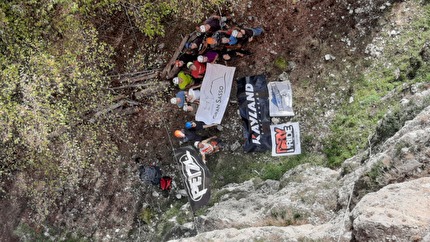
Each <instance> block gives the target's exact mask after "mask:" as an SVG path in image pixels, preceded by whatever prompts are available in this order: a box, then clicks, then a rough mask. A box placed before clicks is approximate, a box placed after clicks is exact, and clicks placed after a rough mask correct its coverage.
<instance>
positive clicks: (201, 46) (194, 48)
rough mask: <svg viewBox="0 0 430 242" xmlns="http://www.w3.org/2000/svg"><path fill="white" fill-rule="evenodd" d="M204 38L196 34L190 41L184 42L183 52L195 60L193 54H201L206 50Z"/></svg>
mask: <svg viewBox="0 0 430 242" xmlns="http://www.w3.org/2000/svg"><path fill="white" fill-rule="evenodd" d="M204 40H205V36H198V37H197V38H195V39H193V40H192V41H191V42H186V43H185V45H184V47H185V52H186V53H187V54H190V55H192V56H193V57H194V60H195V56H197V55H199V54H203V53H204V52H205V51H206V48H207V44H206V42H205V41H204ZM189 61H190V60H189ZM187 62H188V61H187ZM187 62H185V63H187Z"/></svg>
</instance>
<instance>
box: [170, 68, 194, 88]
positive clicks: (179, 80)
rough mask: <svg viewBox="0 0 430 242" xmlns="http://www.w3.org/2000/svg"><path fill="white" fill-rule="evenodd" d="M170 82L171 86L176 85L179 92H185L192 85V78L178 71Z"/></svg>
mask: <svg viewBox="0 0 430 242" xmlns="http://www.w3.org/2000/svg"><path fill="white" fill-rule="evenodd" d="M172 81H173V84H175V85H178V87H179V89H181V90H185V89H187V88H190V87H191V86H193V85H194V80H193V78H192V77H191V76H190V75H188V74H185V72H184V71H180V72H179V73H178V76H177V77H175V78H173V80H172Z"/></svg>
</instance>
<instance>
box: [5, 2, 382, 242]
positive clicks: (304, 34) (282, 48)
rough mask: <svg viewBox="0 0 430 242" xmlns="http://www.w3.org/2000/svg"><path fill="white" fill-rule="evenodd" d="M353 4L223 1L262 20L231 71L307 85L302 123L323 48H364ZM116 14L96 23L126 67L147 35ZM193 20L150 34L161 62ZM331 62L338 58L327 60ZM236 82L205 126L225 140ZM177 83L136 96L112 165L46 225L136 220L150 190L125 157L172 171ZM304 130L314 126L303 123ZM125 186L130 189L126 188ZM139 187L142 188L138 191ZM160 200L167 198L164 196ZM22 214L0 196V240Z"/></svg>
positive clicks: (181, 119)
mask: <svg viewBox="0 0 430 242" xmlns="http://www.w3.org/2000/svg"><path fill="white" fill-rule="evenodd" d="M293 2H295V4H294V3H293ZM348 2H349V3H348ZM357 4H358V3H357V2H356V1H346V2H343V3H339V1H337V0H307V1H301V0H297V1H287V0H280V1H275V0H261V1H230V3H229V5H228V6H222V7H221V9H222V11H223V12H228V13H230V14H232V16H233V19H234V21H235V23H236V24H240V25H242V26H248V27H257V26H261V27H263V28H264V31H265V32H264V33H263V34H262V35H261V36H258V37H257V38H255V40H254V41H253V42H251V43H249V45H248V46H246V49H247V50H249V51H250V52H251V53H252V54H251V55H249V56H245V57H242V58H240V59H236V60H233V61H231V62H228V63H227V65H229V66H235V67H236V72H235V78H241V77H244V76H250V75H257V74H265V75H266V76H267V79H268V80H269V81H275V80H277V78H278V76H279V75H280V74H281V73H283V72H288V74H289V76H290V81H291V83H292V86H293V91H294V89H296V90H299V89H306V90H305V91H303V90H301V91H297V93H298V94H300V93H301V95H302V96H300V95H299V96H295V97H294V102H295V105H297V110H296V118H301V119H302V120H301V121H302V122H304V124H303V125H304V126H306V125H307V124H306V123H305V122H306V118H307V116H306V115H307V114H304V113H301V112H300V110H301V107H303V106H305V105H307V104H306V103H305V102H301V101H302V100H306V101H307V98H308V97H307V96H306V95H313V93H314V92H316V91H317V90H318V87H319V85H324V83H319V82H320V80H321V79H320V78H319V77H320V76H322V75H327V73H328V71H329V70H327V66H324V67H322V66H321V63H323V62H324V61H325V60H324V55H326V54H333V55H335V56H336V58H338V59H348V60H353V59H354V58H356V59H359V58H361V56H362V55H363V49H364V47H365V46H366V43H367V42H366V39H367V38H368V37H369V34H370V31H369V32H368V33H367V34H365V35H363V34H362V31H361V30H360V29H359V28H358V27H357V24H358V19H357V15H353V14H351V12H350V11H351V9H354V8H355V5H357ZM380 14H382V12H381V13H380ZM123 17H124V16H123ZM361 17H362V18H366V17H368V20H367V21H365V22H364V23H365V26H367V27H366V28H368V29H371V28H372V26H373V24H374V22H375V18H374V16H372V17H370V16H366V15H362V16H361ZM123 20H124V21H121V17H119V18H118V19H116V21H112V26H111V27H110V28H106V27H105V26H104V25H103V26H102V25H100V30H101V31H102V39H104V40H105V41H108V42H109V43H110V44H112V45H113V46H115V47H116V51H117V57H116V63H117V64H118V65H119V66H118V68H117V72H118V73H120V72H123V71H125V70H126V68H124V65H125V63H126V62H127V60H126V59H127V58H131V57H132V55H133V53H131V52H130V49H131V50H133V49H138V48H141V47H142V43H145V42H147V41H149V40H147V39H145V38H144V37H143V36H141V35H139V34H137V33H136V32H134V31H133V30H132V29H131V28H130V26H129V23H128V21H126V19H125V18H124V19H123ZM113 23H115V24H113ZM361 25H363V23H361ZM193 27H194V23H186V24H184V23H182V22H177V23H176V22H175V23H173V22H172V23H168V29H170V31H167V32H166V36H165V37H163V38H161V37H160V38H157V39H156V40H154V41H155V42H156V43H157V44H158V45H159V49H158V51H160V53H161V54H160V55H161V56H159V59H161V60H163V61H164V63H165V62H166V61H168V60H169V59H170V56H171V55H172V54H173V52H174V51H175V50H176V48H177V46H178V45H179V43H180V40H181V38H178V35H185V34H188V33H189V32H191V31H192V29H193ZM342 37H347V38H348V39H349V40H351V41H352V42H353V43H352V44H350V45H349V46H348V45H346V44H345V42H344V41H341V38H342ZM136 40H137V42H136ZM352 47H354V48H355V51H354V52H351V48H352ZM277 61H284V62H286V63H288V67H287V68H286V69H281V68H279V67H277V65H276V64H275V63H276V62H277ZM222 64H223V63H222ZM161 67H162V65H161ZM330 68H337V66H335V65H334V64H333V65H332V66H330ZM304 79H306V80H308V81H310V84H307V85H306V87H305V86H304V84H303V83H302V82H303V80H304ZM160 81H168V82H170V80H160ZM235 88H236V87H235V84H234V85H233V90H232V95H231V101H233V102H231V105H229V107H228V109H227V111H226V114H225V116H224V119H223V127H224V128H223V130H222V131H218V130H211V131H209V132H210V134H215V135H218V136H219V137H221V138H222V139H223V140H224V141H225V142H226V143H227V144H228V145H232V144H234V143H235V142H242V132H241V131H242V130H241V129H242V127H241V123H240V122H241V121H240V119H239V116H238V115H237V104H235V102H234V101H235V99H236V97H235V95H234V94H235ZM176 91H177V90H176V89H175V87H173V85H171V86H170V87H169V88H168V90H166V92H164V93H163V94H162V95H161V100H163V101H164V103H161V104H160V103H158V102H155V101H154V99H143V100H140V102H142V103H144V105H142V106H140V109H139V112H137V113H135V114H133V115H130V116H129V118H130V122H129V123H130V126H129V127H128V129H129V134H127V135H128V136H129V137H131V138H130V140H128V141H127V142H123V141H122V139H121V135H120V134H119V135H118V137H117V138H118V140H117V142H118V144H119V146H120V148H121V150H122V151H123V154H122V159H121V161H120V162H118V164H117V167H110V168H103V167H100V168H99V170H100V173H102V174H103V176H104V177H105V178H104V179H103V180H101V179H93V180H95V182H91V183H88V184H85V187H82V190H81V191H80V194H79V195H77V196H76V198H75V199H72V200H69V202H68V203H67V204H62V205H58V207H57V209H56V210H53V211H54V212H52V214H50V216H49V218H50V221H49V223H50V224H51V225H52V226H58V227H62V228H63V229H64V228H67V229H69V230H73V229H76V230H80V231H82V233H83V234H84V235H85V236H88V237H91V236H94V237H96V238H100V237H102V235H100V234H98V233H103V232H100V231H101V230H103V229H101V228H105V230H106V231H110V230H114V228H118V226H123V227H124V228H120V229H124V230H127V229H129V230H132V229H133V228H136V226H137V219H136V217H137V216H138V214H139V212H140V208H141V206H142V204H144V203H151V201H153V200H154V198H153V196H152V193H150V192H149V191H145V189H146V188H145V187H143V188H135V187H136V186H140V185H139V182H138V181H137V179H134V180H133V179H131V177H132V176H134V175H135V174H136V167H137V166H135V164H134V163H133V160H132V157H133V156H134V155H139V156H140V157H142V159H143V160H145V161H154V160H159V162H160V164H161V166H162V168H163V169H164V171H165V172H166V173H167V174H172V173H175V172H176V166H175V164H174V161H173V159H172V148H177V147H179V143H178V141H177V140H175V139H174V138H173V135H172V132H173V130H174V129H177V128H182V127H183V125H184V123H185V122H186V121H189V120H193V117H192V116H191V115H190V114H184V113H183V112H182V111H180V110H178V109H177V108H176V107H174V106H173V105H171V104H170V103H169V102H168V100H169V99H170V97H171V96H173V95H174V93H175V92H176ZM152 104H153V105H152ZM155 105H157V106H155ZM309 126H310V124H309ZM305 132H315V131H314V130H311V129H309V130H305ZM130 144H133V147H130ZM305 149H306V150H316V151H318V150H319V146H318V144H317V143H312V142H311V143H309V144H308V147H305ZM228 152H231V151H229V150H226V151H225V153H226V154H227V155H228ZM90 180H91V179H90ZM93 180H92V181H93ZM99 183H101V184H102V185H98V184H99ZM13 187H14V184H11V190H10V192H13V190H14V189H13ZM130 187H131V188H133V189H134V190H133V191H134V192H126V190H127V189H129V188H130ZM95 190H98V191H102V192H95ZM139 192H141V193H142V194H137V193H139ZM80 196H82V197H88V199H86V200H89V201H90V204H91V206H92V207H93V208H94V209H91V208H89V207H88V205H84V204H83V202H81V201H80V199H79V197H80ZM136 199H138V200H137V201H136ZM162 202H164V203H166V204H168V202H169V201H168V200H163V201H162ZM95 213H97V214H95ZM72 215H73V216H72ZM23 216H31V211H30V210H28V208H26V201H24V200H20V201H18V200H15V201H11V200H2V201H0V221H2V223H4V222H3V221H8V222H6V223H4V225H3V228H2V230H1V231H0V232H1V235H0V241H17V239H18V238H17V237H16V236H15V235H13V229H14V228H15V227H16V226H17V225H18V223H19V221H20V219H21V218H22V217H23ZM26 220H27V219H23V221H26ZM115 221H117V222H115ZM95 231H96V232H95ZM106 233H108V232H106ZM124 233H125V234H127V233H126V232H124Z"/></svg>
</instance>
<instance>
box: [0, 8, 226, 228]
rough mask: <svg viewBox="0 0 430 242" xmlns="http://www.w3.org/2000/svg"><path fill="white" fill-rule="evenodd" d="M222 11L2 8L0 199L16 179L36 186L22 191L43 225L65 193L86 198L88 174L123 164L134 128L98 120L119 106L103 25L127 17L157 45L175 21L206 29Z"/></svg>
mask: <svg viewBox="0 0 430 242" xmlns="http://www.w3.org/2000/svg"><path fill="white" fill-rule="evenodd" d="M222 2H223V1H220V0H211V1H200V0H199V1H191V2H190V1H170V0H161V1H155V2H154V1H146V0H136V1H123V0H101V1H92V0H79V1H70V0H54V1H48V0H41V1H33V0H32V1H18V0H11V1H2V2H0V36H1V39H0V53H1V54H0V67H1V68H0V79H1V80H2V81H1V84H0V85H1V86H0V87H1V88H0V126H1V128H0V159H1V161H2V162H1V164H0V181H1V183H0V196H3V195H4V194H5V193H6V189H5V187H3V186H4V183H3V181H5V180H6V179H8V178H11V177H13V176H14V174H15V173H16V172H17V171H19V172H21V174H22V175H23V176H25V177H29V178H30V179H24V180H23V181H22V182H21V183H20V184H19V186H20V189H22V191H23V192H24V194H25V195H26V196H27V198H28V201H29V204H30V206H31V207H32V208H33V209H34V211H35V212H36V214H37V215H36V216H33V219H34V223H35V224H38V223H41V222H42V221H44V220H45V219H46V218H47V216H48V215H49V214H50V210H51V209H52V207H53V206H54V203H55V202H56V200H57V199H59V197H60V196H61V191H64V189H68V190H71V191H73V190H74V189H78V187H79V186H81V185H83V182H82V180H81V179H82V177H83V176H84V175H85V174H86V173H91V172H92V171H94V170H95V169H96V168H95V167H97V165H100V164H103V165H104V166H107V167H109V166H110V165H111V164H113V162H115V159H117V157H118V147H117V144H116V143H115V141H114V139H113V136H114V135H115V133H116V132H119V133H121V132H123V131H124V130H123V129H124V127H125V126H124V122H125V121H124V120H123V119H122V118H121V117H114V115H113V114H109V115H110V118H109V119H105V117H106V116H105V115H104V114H102V115H94V114H96V113H97V112H98V111H100V110H103V109H104V108H106V107H108V106H110V105H111V104H112V102H113V100H114V98H115V97H114V95H113V93H111V92H110V91H109V89H108V87H109V86H110V85H111V83H110V82H111V80H110V79H109V78H107V77H106V76H107V73H110V72H111V71H112V70H114V69H115V66H114V63H113V61H112V57H113V56H114V55H115V54H116V53H114V47H113V46H109V45H108V44H107V43H104V42H102V41H101V38H100V37H101V36H100V33H99V30H100V29H101V28H103V27H102V26H101V24H100V23H103V22H108V23H107V25H109V23H110V22H112V20H113V19H117V18H118V17H121V16H122V17H123V19H127V21H128V22H129V24H130V26H132V28H133V31H135V32H141V33H142V34H144V35H146V36H148V37H150V38H153V37H155V36H157V35H163V33H164V31H165V30H164V28H165V24H166V19H167V17H169V18H170V19H175V17H176V15H178V14H179V16H180V18H181V19H187V20H189V21H198V20H200V19H201V18H203V10H205V9H206V8H209V7H210V8H213V7H214V6H215V5H217V4H220V3H222ZM191 11H192V12H191ZM95 116H96V117H97V118H95ZM124 133H125V131H124ZM123 139H126V137H125V138H123ZM68 199H70V198H62V199H61V200H62V202H64V203H67V201H68ZM146 217H147V216H145V218H146Z"/></svg>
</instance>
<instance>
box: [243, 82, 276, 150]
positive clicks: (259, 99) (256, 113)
mask: <svg viewBox="0 0 430 242" xmlns="http://www.w3.org/2000/svg"><path fill="white" fill-rule="evenodd" d="M237 99H238V102H239V111H240V116H241V117H242V121H243V133H244V136H245V139H246V141H245V144H244V145H243V150H244V151H245V152H255V151H266V150H270V149H272V140H271V136H270V116H269V91H268V89H267V82H266V76H265V75H257V76H247V77H243V78H241V79H239V80H238V82H237Z"/></svg>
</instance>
